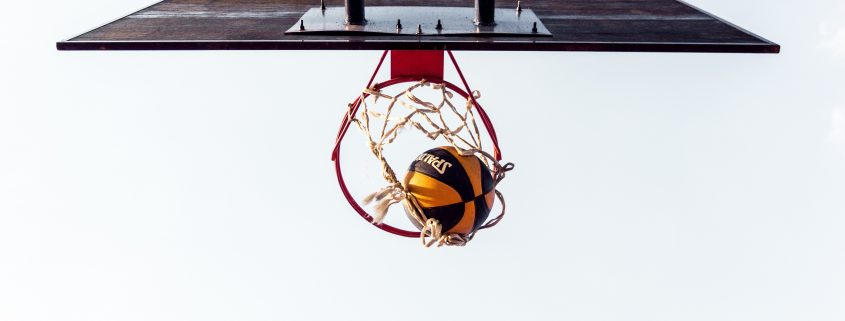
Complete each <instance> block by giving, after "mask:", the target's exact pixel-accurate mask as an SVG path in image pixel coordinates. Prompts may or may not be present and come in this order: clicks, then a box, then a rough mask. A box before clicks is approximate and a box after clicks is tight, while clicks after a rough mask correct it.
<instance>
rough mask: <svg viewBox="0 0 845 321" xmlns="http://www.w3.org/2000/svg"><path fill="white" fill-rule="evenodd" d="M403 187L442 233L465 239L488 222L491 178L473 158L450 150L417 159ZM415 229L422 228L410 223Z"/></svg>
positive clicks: (492, 192)
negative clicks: (460, 235)
mask: <svg viewBox="0 0 845 321" xmlns="http://www.w3.org/2000/svg"><path fill="white" fill-rule="evenodd" d="M404 183H405V187H406V188H407V189H408V192H409V193H410V194H412V195H414V197H415V198H416V199H417V202H418V203H419V205H420V207H421V208H422V211H423V214H425V216H426V217H428V218H434V219H437V220H438V221H440V224H441V225H442V227H443V233H445V234H451V233H459V234H463V235H467V234H469V233H471V232H473V231H475V230H477V229H478V228H479V227H480V226H481V225H483V224H484V222H485V221H486V220H487V216H488V215H489V214H490V209H491V208H492V207H493V199H494V196H495V192H494V188H495V185H494V184H493V176H492V175H491V174H490V170H489V169H488V168H487V166H486V165H485V164H484V162H482V161H481V159H480V158H478V157H476V156H463V155H461V154H459V153H458V151H457V150H456V149H455V148H454V147H451V146H443V147H437V148H432V149H430V150H428V151H426V152H425V153H422V154H421V155H420V156H418V157H417V158H416V159H415V160H414V161H413V162H412V163H411V166H410V167H409V168H408V174H406V175H405V180H404ZM411 222H413V223H414V225H416V226H417V227H418V228H422V227H421V226H420V225H419V222H417V221H416V220H414V219H411Z"/></svg>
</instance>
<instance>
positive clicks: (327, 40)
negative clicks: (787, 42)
mask: <svg viewBox="0 0 845 321" xmlns="http://www.w3.org/2000/svg"><path fill="white" fill-rule="evenodd" d="M347 1H349V0H347ZM478 1H483V0H476V2H478ZM490 2H492V1H490ZM495 4H496V7H495V17H496V22H497V23H496V24H495V25H489V26H487V25H478V24H476V25H473V24H472V23H471V22H472V17H470V16H471V15H472V14H473V11H477V10H473V6H474V4H473V2H472V1H468V0H464V1H457V0H426V1H423V0H405V1H400V0H380V1H375V0H369V1H367V2H366V19H367V20H366V21H367V23H366V24H361V25H357V26H353V27H346V26H344V23H343V21H342V19H344V17H345V12H344V1H340V0H326V1H325V2H323V3H321V2H320V0H217V1H191V0H164V1H161V2H158V3H156V4H153V5H151V6H149V7H147V8H144V9H141V10H139V11H137V12H135V13H132V14H130V15H128V16H126V17H123V18H120V19H118V20H115V21H113V22H111V23H108V24H106V25H104V26H101V27H99V28H96V29H94V30H92V31H89V32H86V33H84V34H81V35H79V36H77V37H74V38H71V39H68V40H65V41H60V42H58V43H57V48H58V49H59V50H402V49H410V50H443V49H445V50H496V51H643V52H746V53H777V52H779V51H780V46H779V45H777V44H775V43H773V42H771V41H768V40H766V39H764V38H762V37H759V36H757V35H754V34H752V33H750V32H748V31H746V30H744V29H742V28H740V27H737V26H735V25H733V24H731V23H729V22H727V21H724V20H722V19H719V18H718V17H716V16H714V15H711V14H709V13H707V12H704V11H702V10H700V9H698V8H695V7H693V6H691V5H689V4H687V3H684V2H681V1H676V0H569V1H540V0H536V1H532V0H526V1H521V3H520V5H519V8H520V9H521V10H517V1H515V0H514V1H497V2H496V3H495ZM422 6H426V7H429V9H432V10H425V8H419V7H422ZM408 7H417V8H415V9H410V10H409V9H408ZM403 8H404V9H403ZM415 13H416V14H415ZM491 14H492V13H491ZM461 19H463V21H462V20H461ZM438 20H442V21H443V23H442V24H441V23H438ZM399 25H401V27H399Z"/></svg>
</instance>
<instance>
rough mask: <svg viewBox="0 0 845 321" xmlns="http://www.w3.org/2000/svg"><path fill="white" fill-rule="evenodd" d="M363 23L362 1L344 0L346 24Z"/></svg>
mask: <svg viewBox="0 0 845 321" xmlns="http://www.w3.org/2000/svg"><path fill="white" fill-rule="evenodd" d="M364 22H366V20H365V19H364V0H346V23H348V24H351V25H362V24H364Z"/></svg>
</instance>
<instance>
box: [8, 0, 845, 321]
mask: <svg viewBox="0 0 845 321" xmlns="http://www.w3.org/2000/svg"><path fill="white" fill-rule="evenodd" d="M693 3H694V4H695V5H697V6H700V7H702V8H704V9H706V10H708V11H711V12H713V13H715V14H717V15H719V16H721V17H723V18H726V19H728V20H730V21H732V22H735V23H737V24H739V25H740V26H742V27H745V28H747V29H749V30H752V31H753V32H756V33H758V34H761V35H763V36H765V37H767V38H769V39H772V40H773V41H776V42H778V43H780V44H781V45H782V46H783V53H782V54H780V55H749V54H652V53H647V54H642V53H492V52H484V53H468V52H458V53H457V58H458V59H459V61H460V63H461V65H462V67H463V69H464V72H465V73H466V75H467V77H468V79H469V81H470V82H471V85H472V86H473V88H474V89H478V90H480V91H481V92H482V94H483V98H482V102H483V103H484V106H485V107H486V109H487V110H488V112H489V113H490V116H491V118H492V119H493V121H494V122H495V124H496V129H497V131H498V132H499V136H500V139H501V144H502V148H503V151H504V153H505V157H506V158H507V160H508V161H513V162H514V163H516V164H517V168H516V170H515V171H514V172H512V174H511V175H510V176H509V177H508V179H507V180H506V181H505V183H504V186H502V190H503V191H504V192H505V194H506V197H507V200H508V205H509V214H508V216H507V217H506V218H505V220H504V221H503V222H502V224H500V225H499V226H497V227H496V228H495V229H492V230H489V231H486V232H484V233H480V234H479V236H478V238H477V239H476V240H474V241H473V243H472V244H470V246H468V247H465V248H445V249H422V248H421V247H420V246H419V244H418V241H417V240H414V239H404V238H399V237H394V236H392V235H388V234H386V233H382V232H380V231H378V230H376V229H374V228H373V227H371V226H368V225H367V224H366V223H365V222H364V221H363V220H361V219H360V218H359V217H357V214H355V213H354V212H353V210H352V209H351V208H349V206H348V205H347V204H346V201H345V200H344V199H343V197H342V195H341V193H340V191H339V189H338V188H337V184H336V180H335V177H334V173H333V170H332V164H331V162H330V161H329V153H330V150H331V145H332V143H333V139H334V134H335V130H336V128H337V126H338V123H339V121H340V118H341V116H342V113H343V110H344V106H345V104H346V103H347V102H348V100H349V99H350V98H352V97H353V96H354V95H356V93H357V91H358V89H359V88H360V87H361V86H362V85H363V84H364V82H365V81H366V78H367V77H368V75H369V72H370V71H371V68H372V67H373V66H374V64H375V62H376V60H377V58H378V56H379V52H375V51H372V52H339V51H335V52H315V51H309V52H305V51H300V52H293V51H289V52H57V51H56V50H55V47H54V46H55V45H54V43H55V41H56V40H60V39H64V38H67V37H69V36H71V35H73V34H75V33H77V32H80V31H83V30H86V29H89V28H90V27H92V26H95V25H97V24H98V23H101V22H105V21H108V20H110V19H113V18H115V17H117V16H120V15H122V14H125V13H127V12H129V11H131V10H132V9H135V8H139V7H143V6H145V5H147V4H148V1H143V0H125V1H119V2H116V1H105V0H86V1H52V2H43V1H38V2H36V1H15V2H11V3H7V4H6V5H5V6H4V9H3V12H4V13H5V14H3V15H2V19H0V39H2V45H0V46H2V50H0V320H4V321H18V320H20V321H24V320H45V321H46V320H110V321H111V320H318V319H329V320H339V319H343V320H395V319H397V316H401V319H403V320H404V319H407V320H429V319H431V318H443V317H448V318H454V319H480V318H485V319H491V320H513V319H517V318H519V319H525V320H649V321H654V320H766V321H774V320H814V321H823V320H842V319H845V272H843V271H845V251H843V247H845V233H843V231H845V89H843V88H845V2H843V1H841V0H837V1H813V2H812V4H808V3H807V2H801V1H785V0H777V1H767V2H762V1H742V2H738V1H724V0H698V1H694V2H693ZM10 6H11V7H10ZM351 134H352V135H354V134H357V133H356V132H351ZM427 147H428V146H425V147H422V148H421V149H425V148H427ZM356 148H360V149H363V148H364V147H363V146H361V145H354V144H350V145H347V148H346V149H345V151H349V150H352V149H356ZM400 163H401V161H400ZM399 167H400V168H401V167H403V165H400V166H399ZM373 174H376V173H373ZM397 219H401V217H400V218H397Z"/></svg>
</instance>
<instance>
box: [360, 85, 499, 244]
mask: <svg viewBox="0 0 845 321" xmlns="http://www.w3.org/2000/svg"><path fill="white" fill-rule="evenodd" d="M424 88H428V89H430V90H428V91H427V92H425V93H421V91H422V89H424ZM471 94H472V95H473V96H472V97H467V99H465V101H464V102H462V103H460V104H455V103H453V102H452V99H453V98H454V96H456V94H455V92H453V91H451V90H449V89H448V87H447V86H445V85H443V84H436V83H430V82H428V81H425V80H422V81H419V82H417V83H414V84H413V85H411V86H409V87H407V88H406V89H404V90H401V91H399V92H398V93H396V94H393V95H389V94H387V93H385V92H383V91H382V90H377V89H375V88H368V89H365V90H363V92H362V93H361V97H360V99H359V101H360V106H359V107H358V108H357V110H356V108H355V107H356V106H354V105H350V106H349V111H348V112H349V113H350V114H349V115H347V117H348V118H349V119H350V122H351V123H354V124H355V125H356V126H357V127H358V128H359V129H360V130H361V132H362V133H363V134H364V136H365V139H366V142H367V144H368V146H369V148H370V151H371V152H372V154H373V155H374V156H375V157H376V159H377V160H378V161H379V162H380V163H381V170H382V177H383V178H384V181H385V183H386V186H385V187H383V188H381V189H380V190H379V191H377V192H375V193H372V194H370V195H368V196H367V197H366V198H365V199H364V203H373V202H374V203H375V205H374V208H373V210H374V213H373V218H374V223H376V224H381V223H382V221H383V220H384V218H385V215H386V214H387V212H388V209H389V208H390V207H391V206H392V205H394V204H398V203H403V205H404V206H405V209H406V211H407V212H408V214H409V216H410V217H411V218H412V219H413V220H415V221H416V223H418V226H421V227H422V232H421V233H420V238H421V239H422V242H423V244H424V245H425V246H432V245H435V244H436V245H437V246H442V245H465V244H466V243H467V242H469V241H470V240H471V239H472V238H473V237H474V236H475V233H476V232H477V230H476V231H473V232H471V233H469V234H468V235H463V234H459V233H443V231H442V226H441V225H440V222H438V221H437V220H436V219H434V218H428V217H426V216H425V214H424V213H423V211H422V209H421V207H420V205H419V203H418V202H417V201H416V199H415V198H414V195H413V194H411V193H409V192H408V189H407V188H406V186H403V184H402V182H401V181H400V180H399V179H398V178H397V177H396V173H395V172H394V171H393V168H392V167H391V166H390V163H389V162H388V160H387V158H386V157H385V148H386V147H388V146H389V145H390V144H392V143H394V142H395V141H396V140H397V139H398V138H399V136H400V133H402V132H403V130H404V129H407V128H413V129H415V130H416V131H417V132H419V133H422V134H423V135H424V136H425V137H427V138H428V139H431V140H441V141H444V142H445V143H446V144H448V145H451V146H452V147H454V148H455V149H456V150H457V151H458V152H459V153H460V154H461V155H463V156H476V157H479V158H480V159H481V160H483V163H484V164H485V165H486V166H487V168H488V169H489V170H490V171H491V173H492V174H493V181H494V184H496V185H498V183H499V182H501V181H502V179H504V177H505V173H506V172H507V171H509V170H511V169H512V168H513V164H510V163H508V164H504V165H503V164H501V163H500V162H499V161H498V160H497V159H496V158H495V157H494V156H493V155H492V154H491V153H489V152H487V151H485V150H484V148H483V147H484V146H483V143H482V142H483V139H482V138H483V137H482V136H481V130H480V128H479V126H478V123H477V119H478V116H477V115H476V113H475V112H474V111H475V108H474V107H475V104H474V103H473V102H474V100H475V99H478V98H480V94H479V93H478V92H477V91H475V92H472V93H471ZM458 96H459V97H460V98H464V97H461V96H460V95H458ZM495 193H496V196H497V197H498V199H499V202H500V204H501V213H500V214H499V215H498V216H496V217H495V218H493V219H491V220H490V221H488V222H486V223H485V224H484V225H482V226H481V227H480V228H479V230H480V229H486V228H489V227H492V226H494V225H496V224H497V223H498V222H499V221H500V220H501V219H502V217H503V216H504V213H505V203H504V198H503V196H502V193H501V192H499V191H498V190H496V191H495Z"/></svg>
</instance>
